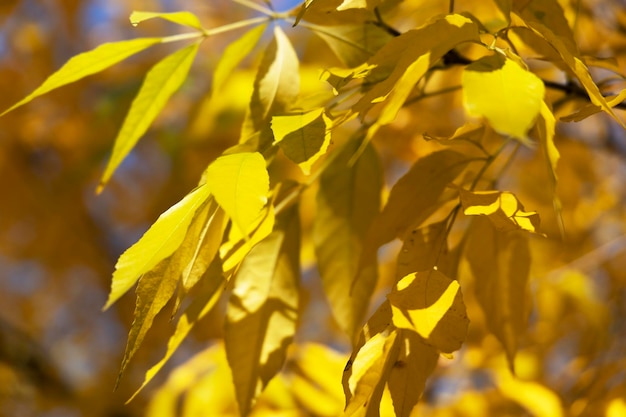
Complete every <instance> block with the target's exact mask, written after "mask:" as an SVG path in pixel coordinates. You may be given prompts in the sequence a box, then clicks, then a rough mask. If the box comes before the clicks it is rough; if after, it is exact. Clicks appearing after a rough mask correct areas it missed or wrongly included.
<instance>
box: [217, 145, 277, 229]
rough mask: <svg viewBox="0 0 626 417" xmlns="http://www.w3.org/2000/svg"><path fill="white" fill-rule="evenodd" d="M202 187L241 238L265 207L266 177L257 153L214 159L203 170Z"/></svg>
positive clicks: (261, 160)
mask: <svg viewBox="0 0 626 417" xmlns="http://www.w3.org/2000/svg"><path fill="white" fill-rule="evenodd" d="M205 177H206V184H207V187H208V188H209V189H210V190H211V193H212V194H213V196H214V197H215V200H216V201H217V202H218V204H219V205H220V206H221V207H222V208H223V209H224V211H225V212H226V214H227V215H228V216H229V217H230V218H231V219H232V220H233V223H234V224H235V226H236V227H237V228H238V229H239V231H240V232H241V233H242V235H243V236H247V235H248V234H249V233H250V232H251V230H250V228H251V226H252V225H253V223H254V221H255V220H256V219H257V218H258V216H259V214H260V213H261V210H262V209H263V206H264V205H265V204H266V203H267V196H268V193H269V175H268V173H267V169H266V167H265V159H264V158H263V156H262V155H261V154H260V153H256V152H243V153H236V154H231V155H224V156H220V157H219V158H217V159H216V160H215V161H213V163H211V165H209V167H208V168H207V170H206V176H205Z"/></svg>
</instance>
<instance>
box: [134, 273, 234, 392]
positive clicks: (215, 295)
mask: <svg viewBox="0 0 626 417" xmlns="http://www.w3.org/2000/svg"><path fill="white" fill-rule="evenodd" d="M203 283H205V285H201V288H200V290H199V293H198V294H196V297H195V298H194V300H193V302H192V303H191V304H190V305H189V307H187V309H186V310H185V311H184V312H183V314H182V315H181V316H180V318H179V319H178V322H177V323H176V328H175V329H174V334H173V335H172V336H171V337H170V339H169V340H168V342H167V351H166V353H165V355H164V356H163V358H162V359H161V360H160V361H159V362H158V363H156V364H155V365H154V366H152V367H151V368H150V369H148V371H147V372H146V375H145V377H144V381H143V383H142V384H141V386H140V387H139V389H137V391H136V392H135V393H134V394H133V395H132V397H131V398H130V399H129V400H128V401H129V402H130V401H132V399H133V398H135V397H136V396H137V394H139V392H141V391H142V390H143V388H145V386H146V385H148V383H149V382H150V381H151V380H152V379H153V378H154V376H155V375H156V374H157V373H158V372H159V371H160V370H161V369H162V368H163V366H164V365H165V364H166V363H167V361H168V360H169V359H170V358H171V357H172V355H173V354H174V352H176V349H178V347H179V346H180V345H181V343H182V342H183V340H185V338H186V337H187V335H188V334H189V332H190V331H191V329H192V328H193V327H194V326H195V324H196V323H197V322H198V321H199V320H201V319H202V318H204V317H205V316H206V315H207V314H208V313H209V311H211V309H212V308H213V306H214V305H215V304H216V303H217V300H218V299H219V296H220V295H221V291H220V290H222V289H223V287H224V284H225V283H226V282H225V280H224V278H223V277H222V274H221V270H220V269H218V268H214V269H213V273H211V274H209V276H207V277H205V280H203Z"/></svg>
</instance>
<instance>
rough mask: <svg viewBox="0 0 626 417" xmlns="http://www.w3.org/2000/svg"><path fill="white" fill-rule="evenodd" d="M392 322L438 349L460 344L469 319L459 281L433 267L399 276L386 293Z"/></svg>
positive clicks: (465, 333) (450, 348) (458, 347)
mask: <svg viewBox="0 0 626 417" xmlns="http://www.w3.org/2000/svg"><path fill="white" fill-rule="evenodd" d="M387 299H388V300H389V303H390V304H391V312H392V320H393V324H394V325H395V326H396V327H398V328H400V329H408V330H413V331H415V332H416V333H417V334H419V335H420V337H421V338H422V339H423V340H424V341H425V342H426V343H427V344H428V345H430V346H432V347H434V348H435V349H438V350H439V351H440V352H444V353H452V352H454V351H456V350H458V349H460V348H461V345H462V343H463V341H464V340H465V337H466V335H467V327H468V325H469V320H468V318H467V313H466V311H465V304H464V303H463V295H462V294H461V289H460V287H459V283H458V282H457V281H455V280H452V279H450V278H448V277H446V276H445V275H444V274H442V273H441V272H439V271H437V270H434V269H432V270H430V271H425V272H418V273H412V274H409V275H407V276H405V277H404V278H402V279H401V280H400V281H399V282H398V283H397V284H396V286H395V288H394V289H393V290H392V291H391V293H389V294H388V295H387Z"/></svg>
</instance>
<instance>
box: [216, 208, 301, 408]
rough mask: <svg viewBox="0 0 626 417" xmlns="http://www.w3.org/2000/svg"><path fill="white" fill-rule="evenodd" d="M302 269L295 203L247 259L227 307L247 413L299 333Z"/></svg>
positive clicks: (228, 335) (229, 340) (230, 352)
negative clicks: (297, 328)
mask: <svg viewBox="0 0 626 417" xmlns="http://www.w3.org/2000/svg"><path fill="white" fill-rule="evenodd" d="M299 268H300V218H299V216H298V207H297V206H293V207H292V208H290V209H289V210H288V211H287V212H285V213H284V215H283V216H281V217H279V219H278V222H277V224H276V227H275V229H274V231H273V232H272V233H271V234H270V235H269V236H268V237H266V238H265V239H263V240H262V241H261V242H259V243H258V244H257V245H256V246H254V247H253V248H252V249H251V250H250V252H249V253H248V255H247V256H246V257H245V259H244V260H243V262H242V264H241V266H240V268H239V270H238V272H237V275H236V277H235V284H234V287H233V292H232V294H231V296H230V299H229V302H228V307H227V310H226V326H225V336H224V340H225V344H226V355H227V358H228V362H229V364H230V367H231V370H232V372H233V381H234V383H235V388H236V393H237V402H238V404H239V410H240V412H241V414H242V415H247V414H248V412H249V410H250V408H251V407H252V406H253V405H254V403H255V401H256V398H257V397H258V396H259V394H260V393H261V392H262V390H263V389H264V388H265V386H266V385H267V384H268V383H269V381H270V379H272V378H273V377H274V375H276V373H277V372H278V371H279V370H280V369H281V367H282V366H283V363H284V361H285V357H286V353H287V347H288V346H289V344H290V343H291V340H292V338H293V335H294V333H295V326H296V319H297V313H298V299H299V295H298V285H299V284H298V279H299V276H300V273H299Z"/></svg>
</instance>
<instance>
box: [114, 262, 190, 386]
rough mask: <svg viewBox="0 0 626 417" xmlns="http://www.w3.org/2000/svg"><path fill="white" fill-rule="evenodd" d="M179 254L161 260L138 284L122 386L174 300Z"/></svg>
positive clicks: (122, 371)
mask: <svg viewBox="0 0 626 417" xmlns="http://www.w3.org/2000/svg"><path fill="white" fill-rule="evenodd" d="M175 258H176V255H172V256H171V257H170V258H168V259H165V260H163V261H161V263H160V264H159V265H157V266H156V268H154V269H153V270H151V271H149V272H147V273H145V274H144V275H142V276H141V278H140V279H139V283H138V285H137V291H136V292H137V302H136V305H135V312H134V313H133V316H134V319H133V324H132V326H131V328H130V332H129V334H128V342H127V343H126V351H125V352H124V359H122V365H121V366H120V371H119V376H118V383H119V379H120V378H121V376H122V374H123V373H124V370H125V369H126V366H127V365H128V362H129V361H130V360H131V359H132V357H133V356H134V355H135V352H137V350H138V349H139V346H141V343H142V342H143V339H144V338H145V336H146V333H147V332H148V330H149V329H150V327H152V322H153V321H154V318H155V317H156V315H157V314H158V313H159V312H160V311H161V310H162V309H163V307H165V304H167V302H168V301H169V300H170V299H171V298H172V296H173V295H174V292H175V291H176V286H177V285H178V279H179V277H180V265H179V264H178V262H177V260H176V259H175Z"/></svg>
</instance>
